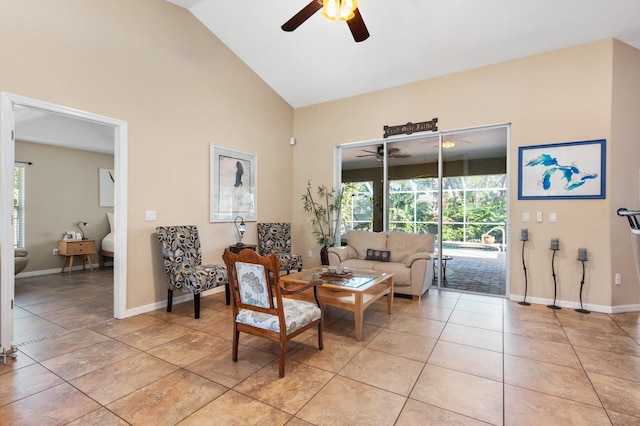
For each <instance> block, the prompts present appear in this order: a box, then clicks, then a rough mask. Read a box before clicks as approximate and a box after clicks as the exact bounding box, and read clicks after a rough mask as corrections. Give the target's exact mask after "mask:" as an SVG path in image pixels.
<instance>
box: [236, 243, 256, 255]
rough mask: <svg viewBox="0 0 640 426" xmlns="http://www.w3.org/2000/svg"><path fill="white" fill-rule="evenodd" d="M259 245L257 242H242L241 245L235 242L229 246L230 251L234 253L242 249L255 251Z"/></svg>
mask: <svg viewBox="0 0 640 426" xmlns="http://www.w3.org/2000/svg"><path fill="white" fill-rule="evenodd" d="M257 247H258V246H257V245H256V244H242V245H241V246H239V245H237V244H234V245H231V246H229V251H230V252H231V253H233V254H238V253H240V250H244V249H249V250H253V251H255V250H256V248H257Z"/></svg>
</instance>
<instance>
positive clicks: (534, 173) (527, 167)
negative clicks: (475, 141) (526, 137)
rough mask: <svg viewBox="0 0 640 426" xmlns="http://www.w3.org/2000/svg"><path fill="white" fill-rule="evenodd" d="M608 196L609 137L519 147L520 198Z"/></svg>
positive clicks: (589, 197)
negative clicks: (607, 142) (607, 156)
mask: <svg viewBox="0 0 640 426" xmlns="http://www.w3.org/2000/svg"><path fill="white" fill-rule="evenodd" d="M598 198H606V140H605V139H597V140H589V141H580V142H563V143H555V144H546V145H532V146H522V147H520V148H518V199H519V200H541V199H598Z"/></svg>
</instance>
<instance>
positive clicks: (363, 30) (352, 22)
mask: <svg viewBox="0 0 640 426" xmlns="http://www.w3.org/2000/svg"><path fill="white" fill-rule="evenodd" d="M353 13H354V14H355V16H354V17H353V18H351V19H349V20H348V21H347V25H349V29H350V30H351V35H352V36H353V39H354V40H355V41H356V42H357V43H358V42H361V41H365V40H366V39H368V38H369V30H367V26H366V25H365V24H364V20H363V19H362V15H361V14H360V10H359V9H358V8H356V9H355V10H354V11H353Z"/></svg>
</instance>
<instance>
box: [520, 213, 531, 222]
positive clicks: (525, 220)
mask: <svg viewBox="0 0 640 426" xmlns="http://www.w3.org/2000/svg"><path fill="white" fill-rule="evenodd" d="M530 220H531V218H530V216H529V212H525V213H522V221H523V222H529V221H530Z"/></svg>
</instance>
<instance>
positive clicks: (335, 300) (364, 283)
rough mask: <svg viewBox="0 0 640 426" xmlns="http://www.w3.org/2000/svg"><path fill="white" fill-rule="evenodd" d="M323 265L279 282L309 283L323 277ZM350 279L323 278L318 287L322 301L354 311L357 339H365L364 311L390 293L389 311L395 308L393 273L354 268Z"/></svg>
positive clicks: (283, 278) (289, 276)
mask: <svg viewBox="0 0 640 426" xmlns="http://www.w3.org/2000/svg"><path fill="white" fill-rule="evenodd" d="M321 268H322V267H320V266H319V267H316V268H312V269H307V270H304V271H301V272H296V273H293V274H290V275H283V276H281V277H280V281H281V282H282V283H283V284H284V286H285V287H288V286H291V285H300V284H306V283H308V282H309V281H313V280H317V279H320V276H321V275H322V271H321ZM351 272H353V277H352V278H350V279H329V280H323V281H324V284H322V285H321V286H320V287H319V290H320V298H321V299H322V303H323V304H325V305H329V306H335V307H337V308H341V309H346V310H348V311H351V312H353V313H354V316H355V322H356V340H358V341H359V340H362V323H363V318H364V310H365V309H367V307H369V305H371V304H372V303H373V302H375V301H376V300H378V299H380V298H381V297H382V296H384V295H387V312H388V313H389V314H390V313H391V311H392V310H393V275H394V274H386V273H377V272H374V271H364V270H351Z"/></svg>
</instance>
